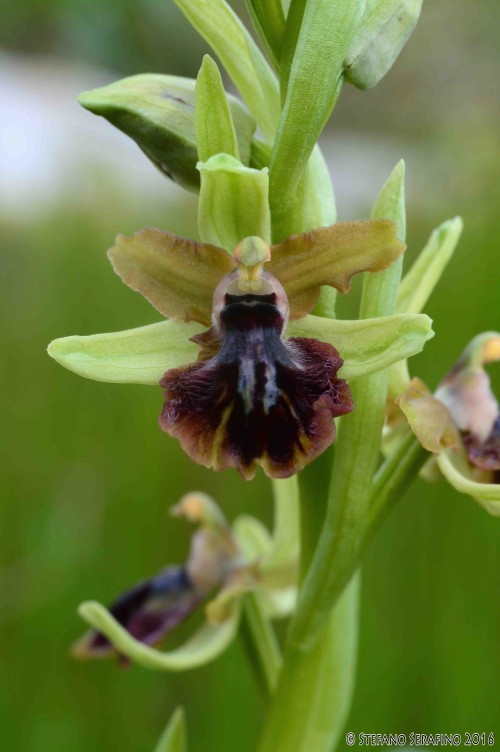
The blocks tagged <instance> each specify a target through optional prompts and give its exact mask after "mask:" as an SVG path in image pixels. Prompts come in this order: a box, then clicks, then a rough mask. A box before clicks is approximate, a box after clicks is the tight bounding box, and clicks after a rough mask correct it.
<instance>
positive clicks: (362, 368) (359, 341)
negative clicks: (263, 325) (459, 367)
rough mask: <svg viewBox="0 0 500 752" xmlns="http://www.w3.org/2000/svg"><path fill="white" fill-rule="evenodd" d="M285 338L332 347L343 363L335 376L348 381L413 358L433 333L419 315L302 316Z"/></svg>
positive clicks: (422, 315) (428, 323) (430, 325)
mask: <svg viewBox="0 0 500 752" xmlns="http://www.w3.org/2000/svg"><path fill="white" fill-rule="evenodd" d="M287 336H289V337H311V338H315V339H318V340H320V341H321V342H328V343H329V344H330V345H332V346H333V347H335V348H336V349H337V350H338V351H339V354H340V357H341V358H343V360H344V365H343V366H342V368H341V370H340V372H339V373H340V375H341V377H342V378H343V379H347V381H349V380H352V379H358V378H360V377H361V376H368V375H369V374H371V373H375V372H376V371H381V370H383V369H385V368H388V367H389V366H391V365H392V364H393V363H397V362H398V361H400V360H404V359H405V358H410V357H411V356H412V355H416V354H417V353H419V352H421V350H422V349H423V347H424V345H425V343H426V342H427V340H429V339H430V338H431V337H433V336H434V332H433V331H432V321H431V319H430V318H429V317H428V316H426V315H425V314H423V313H420V314H395V315H393V316H382V317H379V318H375V319H358V320H355V321H339V320H334V319H326V318H323V317H321V316H305V317H304V318H303V319H298V320H297V321H292V322H290V324H289V325H288V328H287Z"/></svg>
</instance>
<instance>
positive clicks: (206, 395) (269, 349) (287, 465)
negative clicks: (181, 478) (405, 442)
mask: <svg viewBox="0 0 500 752" xmlns="http://www.w3.org/2000/svg"><path fill="white" fill-rule="evenodd" d="M262 278H263V279H262V282H263V289H264V290H265V293H264V294H257V293H256V292H252V293H250V292H245V291H242V290H241V289H239V290H238V289H237V285H238V279H239V271H238V270H237V271H236V272H233V273H231V274H230V275H227V277H225V278H224V280H222V282H221V283H220V284H219V285H218V287H217V290H216V292H215V295H214V315H213V319H214V327H213V328H212V329H211V330H209V332H207V333H205V334H204V335H202V337H200V338H198V342H199V343H200V344H201V345H202V352H201V358H202V360H201V362H198V363H196V364H194V365H191V366H187V367H185V368H179V369H174V370H171V371H168V372H167V373H166V374H165V376H164V378H163V379H162V381H161V382H160V383H161V385H162V386H163V387H164V388H165V404H164V408H163V411H162V414H161V416H160V425H161V427H162V428H163V430H165V431H166V432H167V433H169V434H170V435H172V436H175V437H176V438H178V439H179V441H180V442H181V445H182V447H183V449H184V450H185V451H186V452H187V453H188V454H189V455H190V456H191V458H192V459H194V460H195V461H197V462H199V463H201V464H204V465H205V466H207V467H213V468H215V469H216V470H223V469H225V468H228V467H236V468H237V469H238V470H239V472H240V474H241V475H242V476H243V477H244V478H245V479H251V478H252V477H253V475H254V473H255V466H256V465H257V464H259V465H261V466H262V467H263V468H264V470H265V472H266V473H267V474H268V475H270V476H271V477H277V478H279V477H288V476H290V475H292V474H293V473H295V472H298V471H299V470H300V469H302V468H303V467H304V466H305V465H306V464H308V463H309V462H311V461H312V460H313V459H314V458H315V457H316V456H318V454H320V453H321V452H322V451H323V450H324V449H326V447H327V446H328V445H329V444H331V443H332V441H333V440H334V437H335V426H334V423H333V420H332V418H333V417H335V416H338V415H343V414H345V413H347V412H350V411H351V410H352V407H353V406H352V399H351V393H350V390H349V387H348V386H347V384H346V382H345V381H343V380H342V379H338V378H337V371H338V369H339V368H340V367H341V365H342V364H343V361H342V360H341V358H340V357H339V355H338V353H337V351H336V350H335V349H334V348H333V347H331V346H330V345H327V344H325V343H321V342H318V341H316V340H312V339H302V338H293V339H290V340H284V339H283V337H282V335H283V330H284V327H285V323H286V317H287V314H288V302H287V298H286V294H285V292H284V290H283V288H282V286H281V285H280V283H279V282H278V281H277V280H275V279H274V277H273V276H272V275H271V274H269V273H267V272H262ZM235 286H236V287H235ZM269 288H271V290H272V292H271V293H268V292H267V291H268V290H269ZM228 290H229V291H230V292H228ZM234 292H236V294H233V293H234Z"/></svg>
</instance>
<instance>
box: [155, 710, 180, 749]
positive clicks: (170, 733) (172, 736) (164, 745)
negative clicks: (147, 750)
mask: <svg viewBox="0 0 500 752" xmlns="http://www.w3.org/2000/svg"><path fill="white" fill-rule="evenodd" d="M154 752H187V738H186V719H185V715H184V709H183V708H177V710H175V711H174V713H173V715H172V718H171V719H170V721H169V722H168V725H167V728H166V729H165V731H164V732H163V734H162V735H161V737H160V739H159V741H158V744H157V745H156V747H155V748H154Z"/></svg>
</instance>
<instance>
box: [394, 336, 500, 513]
mask: <svg viewBox="0 0 500 752" xmlns="http://www.w3.org/2000/svg"><path fill="white" fill-rule="evenodd" d="M498 360H500V333H498V332H485V333H483V334H480V335H478V336H477V337H475V338H474V339H473V340H472V341H471V342H470V343H469V345H468V346H467V347H466V349H465V350H464V352H463V353H462V355H461V356H460V358H459V359H458V361H457V363H456V365H455V366H454V367H453V368H452V370H451V371H450V373H449V374H448V375H447V376H446V377H445V378H444V379H443V380H442V381H441V383H440V384H439V386H438V388H437V390H436V391H435V392H434V394H431V392H430V391H429V390H428V389H427V387H426V386H425V384H424V383H423V382H422V381H420V380H419V379H413V380H412V382H411V383H410V385H409V387H408V389H407V390H406V392H405V393H404V394H403V395H402V396H401V397H400V398H399V400H398V402H399V406H400V408H401V410H402V411H403V413H404V414H405V416H406V418H407V420H408V422H409V424H410V426H411V428H412V430H413V432H414V433H415V435H416V436H417V438H418V439H419V441H420V443H421V444H422V446H423V447H424V448H425V449H427V450H428V451H430V452H432V453H433V454H435V455H436V462H437V465H438V467H439V469H440V470H441V472H442V473H443V475H444V476H445V477H446V479H447V480H448V481H449V482H450V483H451V485H452V486H454V487H455V488H456V489H457V491H461V492H462V493H467V494H469V495H470V496H473V497H474V498H475V499H476V500H477V501H478V502H479V503H480V504H481V505H482V506H483V507H484V508H485V509H487V511H488V512H490V514H493V515H497V516H498V515H500V408H499V405H498V401H497V399H496V398H495V396H494V394H493V392H492V390H491V385H490V379H489V376H488V374H487V373H486V371H485V370H484V367H483V366H484V365H485V364H486V363H490V362H493V361H498Z"/></svg>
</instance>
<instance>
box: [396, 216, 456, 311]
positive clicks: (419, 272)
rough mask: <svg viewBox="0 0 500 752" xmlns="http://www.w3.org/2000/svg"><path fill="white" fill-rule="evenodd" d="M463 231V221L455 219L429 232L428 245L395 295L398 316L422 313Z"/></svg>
mask: <svg viewBox="0 0 500 752" xmlns="http://www.w3.org/2000/svg"><path fill="white" fill-rule="evenodd" d="M462 229H463V222H462V220H461V219H460V217H455V218H454V219H449V220H448V221H447V222H443V224H442V225H439V227H438V228H437V229H435V230H434V231H433V232H432V234H431V236H430V238H429V240H428V242H427V245H426V246H425V248H424V249H423V251H422V252H421V254H420V255H419V257H418V258H417V260H416V261H415V263H414V264H413V266H412V267H411V269H410V270H409V272H408V273H407V274H405V276H404V277H403V280H402V282H401V285H400V288H399V293H398V302H397V310H398V311H399V313H420V311H422V310H423V308H424V306H425V304H426V303H427V301H428V300H429V298H430V296H431V294H432V291H433V290H434V288H435V286H436V285H437V283H438V282H439V280H440V278H441V275H442V273H443V272H444V270H445V268H446V266H447V264H448V262H449V261H450V259H451V258H452V256H453V253H454V251H455V248H456V247H457V243H458V241H459V239H460V235H461V234H462Z"/></svg>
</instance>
